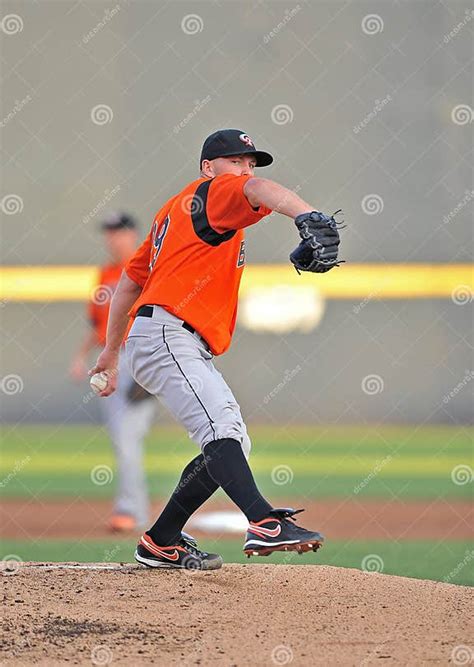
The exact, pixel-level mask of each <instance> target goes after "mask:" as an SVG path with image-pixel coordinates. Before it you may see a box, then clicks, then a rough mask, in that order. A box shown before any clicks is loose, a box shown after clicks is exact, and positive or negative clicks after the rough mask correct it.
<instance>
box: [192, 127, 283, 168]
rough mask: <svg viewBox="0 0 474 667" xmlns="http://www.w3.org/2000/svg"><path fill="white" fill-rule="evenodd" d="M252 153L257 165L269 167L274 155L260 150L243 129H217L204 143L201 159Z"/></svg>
mask: <svg viewBox="0 0 474 667" xmlns="http://www.w3.org/2000/svg"><path fill="white" fill-rule="evenodd" d="M244 153H245V154H251V155H254V156H255V159H256V161H257V167H268V165H269V164H271V163H272V162H273V157H272V156H271V155H270V153H265V151H258V150H257V149H256V148H255V144H254V143H253V140H252V139H251V138H250V137H249V135H248V134H246V133H245V132H242V130H217V132H214V133H213V134H211V135H209V136H208V137H207V139H206V141H205V142H204V144H203V147H202V151H201V161H200V163H199V164H200V165H202V161H203V160H215V159H216V158H217V157H230V156H231V155H242V154H244Z"/></svg>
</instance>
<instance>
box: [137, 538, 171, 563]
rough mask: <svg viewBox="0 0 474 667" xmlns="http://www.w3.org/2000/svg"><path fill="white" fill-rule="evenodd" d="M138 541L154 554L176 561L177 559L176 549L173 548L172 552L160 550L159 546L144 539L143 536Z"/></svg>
mask: <svg viewBox="0 0 474 667" xmlns="http://www.w3.org/2000/svg"><path fill="white" fill-rule="evenodd" d="M140 542H141V543H142V544H143V546H144V547H145V549H148V551H150V552H151V553H152V554H154V555H155V556H160V557H161V558H167V559H168V560H172V561H176V560H178V559H179V553H178V550H177V549H175V550H174V551H172V552H168V551H162V550H161V549H160V548H158V547H157V546H156V544H150V542H148V540H146V539H144V538H143V537H142V538H141V540H140Z"/></svg>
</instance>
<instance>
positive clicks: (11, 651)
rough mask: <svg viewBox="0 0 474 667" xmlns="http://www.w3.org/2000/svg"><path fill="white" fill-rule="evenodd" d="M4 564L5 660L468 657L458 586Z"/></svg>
mask: <svg viewBox="0 0 474 667" xmlns="http://www.w3.org/2000/svg"><path fill="white" fill-rule="evenodd" d="M12 567H13V569H12V571H11V572H8V571H5V570H4V572H3V573H4V576H3V577H2V584H3V589H4V591H3V592H4V596H3V632H2V634H3V636H2V644H1V649H0V661H1V662H2V664H7V665H10V664H21V665H28V664H32V663H35V664H43V665H59V664H66V663H68V664H87V665H91V663H92V664H93V665H106V664H110V663H113V664H122V665H137V664H142V663H145V664H151V663H152V664H157V665H170V664H185V665H227V666H228V665H236V666H240V665H248V664H253V665H270V666H271V665H286V664H290V663H291V664H292V665H303V664H308V663H313V664H317V665H328V664H331V665H359V666H360V665H371V664H374V665H375V664H380V662H379V661H380V659H384V664H395V663H399V664H422V663H423V664H424V663H426V662H429V663H430V664H440V665H441V664H443V665H444V664H446V663H448V662H449V660H451V661H452V662H454V663H455V664H467V663H466V662H462V663H461V662H459V660H460V659H465V657H466V655H467V657H470V658H472V657H474V649H473V648H469V646H468V644H469V639H468V637H469V633H468V629H467V628H468V619H469V618H472V616H473V614H474V601H473V597H474V594H473V591H472V590H471V589H469V588H465V587H462V586H453V585H450V584H440V583H436V582H433V581H419V580H415V579H406V578H403V577H394V576H387V575H381V574H365V573H363V572H360V571H359V570H351V569H341V568H335V567H328V566H320V567H319V566H314V565H308V566H306V567H301V566H293V565H262V564H249V565H225V566H224V567H223V568H222V570H218V571H215V572H194V571H192V572H182V571H169V570H168V571H165V570H161V571H156V570H147V569H144V568H142V567H141V566H136V565H119V564H110V563H109V564H97V565H93V564H87V565H85V564H81V565H78V564H59V563H54V564H53V563H52V564H35V563H25V564H22V565H21V566H20V565H18V567H17V566H16V564H13V565H12ZM456 660H458V662H457V663H456Z"/></svg>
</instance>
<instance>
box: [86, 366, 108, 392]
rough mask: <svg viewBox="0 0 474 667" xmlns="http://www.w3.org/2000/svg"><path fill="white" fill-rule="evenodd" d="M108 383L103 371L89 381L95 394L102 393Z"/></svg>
mask: <svg viewBox="0 0 474 667" xmlns="http://www.w3.org/2000/svg"><path fill="white" fill-rule="evenodd" d="M108 382H109V381H108V379H107V374H106V373H104V372H103V371H101V372H100V373H95V374H94V375H93V376H92V377H91V379H90V385H91V387H92V390H93V391H95V393H96V394H100V392H101V391H104V389H105V388H106V387H107V384H108Z"/></svg>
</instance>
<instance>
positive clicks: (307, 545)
mask: <svg viewBox="0 0 474 667" xmlns="http://www.w3.org/2000/svg"><path fill="white" fill-rule="evenodd" d="M322 546H323V543H322V542H315V541H314V540H312V541H311V542H298V543H297V544H278V545H275V546H273V547H272V546H268V547H262V548H261V549H255V548H254V547H253V548H251V549H244V553H245V554H246V555H247V557H248V558H250V556H269V555H270V554H272V553H273V552H274V551H296V552H297V553H299V554H304V553H307V552H308V551H315V552H316V551H317V550H318V549H319V548H320V547H322Z"/></svg>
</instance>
